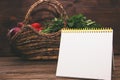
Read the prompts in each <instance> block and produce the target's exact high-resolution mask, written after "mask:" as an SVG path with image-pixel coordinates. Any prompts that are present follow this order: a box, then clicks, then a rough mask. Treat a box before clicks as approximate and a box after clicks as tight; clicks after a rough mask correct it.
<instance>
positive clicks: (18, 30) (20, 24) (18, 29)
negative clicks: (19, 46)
mask: <svg viewBox="0 0 120 80" xmlns="http://www.w3.org/2000/svg"><path fill="white" fill-rule="evenodd" d="M23 25H24V24H23V23H22V22H19V23H18V24H17V26H16V27H14V28H12V29H10V30H9V32H8V34H7V36H8V37H9V38H11V37H13V36H14V35H15V34H17V33H18V32H20V31H21V28H22V26H23Z"/></svg>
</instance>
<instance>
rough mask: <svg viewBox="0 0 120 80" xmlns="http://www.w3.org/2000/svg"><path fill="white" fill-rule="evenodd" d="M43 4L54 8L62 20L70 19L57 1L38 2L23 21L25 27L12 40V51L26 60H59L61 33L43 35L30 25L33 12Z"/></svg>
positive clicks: (42, 0) (43, 0)
mask: <svg viewBox="0 0 120 80" xmlns="http://www.w3.org/2000/svg"><path fill="white" fill-rule="evenodd" d="M43 3H44V4H47V5H49V6H52V7H53V8H54V9H55V10H56V12H57V13H58V14H59V17H60V18H63V19H64V20H66V19H67V17H68V16H67V14H66V12H65V10H64V8H63V6H62V4H61V3H59V2H58V1H57V0H38V1H37V2H35V3H34V4H33V5H32V6H31V7H30V9H29V10H28V12H27V14H26V16H25V20H24V21H23V22H24V24H25V25H24V26H23V27H22V29H21V31H20V32H19V33H18V34H16V35H15V36H13V37H12V38H11V40H10V44H11V49H12V51H14V53H15V54H17V55H18V56H20V57H21V58H23V59H26V60H41V59H44V60H46V59H47V60H49V59H57V58H58V53H59V44H60V35H61V31H58V32H54V33H49V34H45V33H44V34H43V33H38V32H37V31H36V30H34V29H33V28H32V27H31V26H30V25H28V24H29V23H30V21H31V19H32V18H31V14H32V11H33V10H34V9H35V8H37V7H38V6H40V4H43Z"/></svg>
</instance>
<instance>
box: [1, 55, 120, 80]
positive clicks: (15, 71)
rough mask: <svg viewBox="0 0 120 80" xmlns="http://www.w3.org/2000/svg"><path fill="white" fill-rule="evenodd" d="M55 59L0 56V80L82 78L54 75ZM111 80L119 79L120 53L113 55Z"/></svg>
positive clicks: (67, 79)
mask: <svg viewBox="0 0 120 80" xmlns="http://www.w3.org/2000/svg"><path fill="white" fill-rule="evenodd" d="M56 66H57V61H55V60H52V61H23V60H20V59H19V58H17V57H0V80H84V79H74V78H72V79H71V78H60V77H56V76H55V74H56ZM112 78H113V79H112V80H120V55H116V56H115V70H114V71H113V75H112Z"/></svg>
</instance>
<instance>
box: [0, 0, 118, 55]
mask: <svg viewBox="0 0 120 80" xmlns="http://www.w3.org/2000/svg"><path fill="white" fill-rule="evenodd" d="M35 1H37V0H0V56H13V55H12V53H11V52H10V47H9V44H8V43H9V42H8V40H7V37H6V34H7V31H8V29H10V28H12V27H13V26H15V25H16V23H17V22H20V21H23V20H24V16H25V14H26V12H27V10H28V9H29V7H30V5H31V4H33V3H34V2H35ZM59 1H60V2H61V3H62V4H63V5H64V8H65V9H66V11H67V13H68V15H69V16H71V15H75V14H79V13H83V14H84V15H85V16H87V18H90V19H92V20H95V21H96V22H97V23H99V24H102V25H103V26H104V27H112V28H113V29H114V42H113V43H114V46H113V47H114V53H115V54H120V0H59Z"/></svg>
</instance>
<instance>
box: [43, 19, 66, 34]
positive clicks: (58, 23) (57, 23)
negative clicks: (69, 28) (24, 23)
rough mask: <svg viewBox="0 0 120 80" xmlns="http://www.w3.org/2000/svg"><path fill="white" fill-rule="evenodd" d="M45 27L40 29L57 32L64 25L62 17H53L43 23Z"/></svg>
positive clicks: (46, 31)
mask: <svg viewBox="0 0 120 80" xmlns="http://www.w3.org/2000/svg"><path fill="white" fill-rule="evenodd" d="M45 26H47V27H46V29H44V30H42V32H43V33H52V32H57V31H59V30H60V29H61V28H63V26H64V22H63V20H62V19H58V18H54V19H53V20H52V22H48V23H45Z"/></svg>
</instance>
